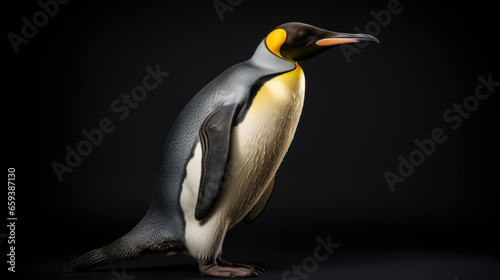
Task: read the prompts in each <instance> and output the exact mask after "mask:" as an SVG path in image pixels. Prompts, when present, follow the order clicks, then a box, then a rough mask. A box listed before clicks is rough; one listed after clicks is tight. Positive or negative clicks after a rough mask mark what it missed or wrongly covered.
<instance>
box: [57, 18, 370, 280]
mask: <svg viewBox="0 0 500 280" xmlns="http://www.w3.org/2000/svg"><path fill="white" fill-rule="evenodd" d="M357 42H376V43H379V41H378V40H377V39H376V38H375V37H373V36H371V35H367V34H348V33H337V32H332V31H328V30H324V29H321V28H318V27H315V26H312V25H308V24H304V23H299V22H289V23H285V24H282V25H279V26H277V27H276V28H274V29H273V30H272V31H271V32H270V33H269V34H268V35H267V36H266V37H265V38H264V39H263V40H262V41H261V42H260V44H259V45H258V47H257V49H256V51H255V53H254V54H253V56H252V57H251V58H250V59H249V60H247V61H244V62H242V63H239V64H236V65H234V66H232V67H230V68H228V69H227V70H226V71H224V72H223V73H222V74H220V75H219V76H218V77H216V78H215V79H214V80H213V81H211V82H210V83H208V84H207V85H206V86H205V87H203V88H202V89H201V90H200V91H199V92H198V93H197V94H196V95H195V96H194V97H193V98H192V99H191V100H190V101H189V102H188V104H187V105H186V106H185V108H184V109H183V110H182V112H181V113H180V115H179V117H178V118H177V120H176V121H175V123H174V125H173V127H172V128H171V130H170V132H169V134H168V136H167V138H166V141H165V145H164V147H163V151H162V160H161V163H160V167H159V171H158V173H157V176H156V179H155V182H154V189H153V195H152V200H151V204H150V208H149V210H148V211H147V213H146V214H145V216H144V218H143V219H142V220H141V221H140V222H139V223H138V224H137V225H136V226H135V227H134V228H133V229H132V230H131V231H130V232H129V233H128V234H126V235H125V236H123V237H121V238H119V239H117V240H116V241H114V242H112V243H110V244H108V245H106V246H104V247H101V248H98V249H95V250H92V251H90V252H88V253H86V254H84V255H82V256H80V257H79V258H77V259H76V260H74V261H73V262H71V263H70V264H69V265H68V266H67V267H66V269H65V271H66V272H75V271H84V270H88V269H90V268H93V267H97V266H102V265H107V264H111V263H116V262H119V261H124V260H128V259H132V258H136V257H139V256H141V255H143V254H145V253H164V254H166V255H190V256H192V257H193V258H194V259H195V260H196V261H197V262H198V268H199V271H200V273H201V274H202V275H203V276H216V277H249V276H259V275H261V274H262V272H263V271H264V269H262V268H261V267H258V266H255V265H247V264H239V263H232V262H229V261H225V260H222V259H221V251H222V244H223V241H224V238H225V236H226V233H227V231H228V230H229V229H231V228H232V227H233V226H234V225H235V224H237V223H239V222H243V223H245V224H249V223H251V222H253V221H255V219H257V218H258V217H259V215H260V214H261V213H262V211H263V210H264V208H265V206H266V204H267V202H268V200H269V198H270V196H271V193H272V192H273V188H274V184H275V174H276V172H277V170H278V168H279V166H280V164H281V162H282V161H283V158H284V157H285V154H286V152H287V150H288V148H289V146H290V144H291V142H292V139H293V136H294V134H295V130H296V128H297V125H298V123H299V118H300V115H301V112H302V107H303V103H304V94H305V76H304V72H303V70H302V68H301V67H300V66H299V64H298V62H299V61H303V60H306V59H309V58H311V57H314V56H316V55H318V54H319V53H322V52H323V51H325V50H328V49H330V48H332V47H335V46H338V45H340V44H346V43H357Z"/></svg>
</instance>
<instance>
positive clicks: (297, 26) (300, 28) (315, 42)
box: [266, 22, 379, 61]
mask: <svg viewBox="0 0 500 280" xmlns="http://www.w3.org/2000/svg"><path fill="white" fill-rule="evenodd" d="M358 42H376V43H379V40H377V38H375V37H373V36H371V35H368V34H349V33H338V32H332V31H328V30H325V29H321V28H318V27H315V26H312V25H309V24H305V23H300V22H289V23H284V24H282V25H280V26H278V27H276V28H275V29H274V30H273V31H272V32H271V33H269V35H267V37H266V46H267V48H268V49H269V50H270V51H271V52H272V53H274V54H275V55H277V56H279V57H282V58H285V59H287V60H291V61H301V60H306V59H308V58H311V57H313V56H315V55H317V54H319V53H321V52H323V51H325V50H327V49H330V48H332V47H334V46H338V45H340V44H346V43H358Z"/></svg>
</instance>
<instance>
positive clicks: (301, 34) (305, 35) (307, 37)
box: [299, 33, 311, 40]
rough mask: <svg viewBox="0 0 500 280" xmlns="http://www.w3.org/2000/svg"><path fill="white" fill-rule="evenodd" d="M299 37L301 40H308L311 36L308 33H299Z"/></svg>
mask: <svg viewBox="0 0 500 280" xmlns="http://www.w3.org/2000/svg"><path fill="white" fill-rule="evenodd" d="M299 37H300V39H302V40H309V39H310V38H311V34H309V33H299Z"/></svg>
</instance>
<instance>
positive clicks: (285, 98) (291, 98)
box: [181, 66, 305, 260]
mask: <svg viewBox="0 0 500 280" xmlns="http://www.w3.org/2000/svg"><path fill="white" fill-rule="evenodd" d="M304 90H305V80H304V74H303V72H302V69H301V68H300V67H299V66H297V69H295V70H293V71H291V72H289V73H287V74H285V75H281V76H278V77H276V78H273V79H271V80H270V81H268V82H266V83H265V84H264V85H263V86H262V88H261V89H260V91H259V92H258V94H257V95H256V96H255V98H254V100H253V103H252V105H251V106H250V109H249V110H248V112H247V114H246V116H245V118H244V120H243V122H241V123H240V124H238V125H237V126H235V127H234V128H233V131H232V134H231V149H230V153H229V156H230V157H229V161H228V165H227V170H226V174H225V179H224V184H223V186H222V188H221V191H220V193H219V196H218V198H217V201H216V203H215V204H214V206H213V208H212V210H211V211H210V214H209V215H208V216H207V217H206V218H205V219H204V220H202V221H197V220H196V219H195V218H194V209H195V207H196V201H197V198H198V189H199V183H200V176H201V158H202V150H201V145H200V144H199V143H198V145H197V146H196V148H195V153H194V157H193V158H192V159H191V160H190V162H189V163H188V165H187V174H189V175H188V176H187V177H186V179H185V180H184V182H183V185H182V192H181V207H182V209H183V211H184V215H185V219H186V235H185V237H186V247H187V248H188V250H189V252H190V253H191V255H193V256H194V257H195V258H197V259H201V260H203V259H207V258H210V257H215V256H217V255H218V254H219V253H220V251H221V248H222V241H223V239H224V236H225V233H226V232H227V230H228V229H230V228H231V227H232V226H234V225H235V224H236V223H238V222H239V221H241V219H243V218H244V217H245V215H246V214H247V213H248V212H249V211H250V210H251V209H252V208H253V206H254V205H255V204H256V203H257V201H258V200H259V198H260V197H261V196H262V194H263V193H264V191H265V188H266V187H267V186H268V184H269V183H270V181H271V179H272V178H273V177H274V175H275V173H276V171H277V170H278V167H279V166H280V164H281V162H282V160H283V158H284V156H285V154H286V152H287V150H288V148H289V146H290V144H291V142H292V139H293V135H294V134H295V130H296V128H297V124H298V122H299V118H300V114H301V112H302V106H303V103H304Z"/></svg>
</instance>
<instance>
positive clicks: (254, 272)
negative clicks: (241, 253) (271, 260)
mask: <svg viewBox="0 0 500 280" xmlns="http://www.w3.org/2000/svg"><path fill="white" fill-rule="evenodd" d="M198 268H199V269H200V273H201V275H203V276H212V277H254V276H260V275H261V274H262V272H264V269H263V268H260V267H258V266H255V265H248V264H240V263H232V262H227V261H224V260H222V259H217V262H215V263H211V264H203V263H201V262H200V263H199V266H198Z"/></svg>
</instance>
